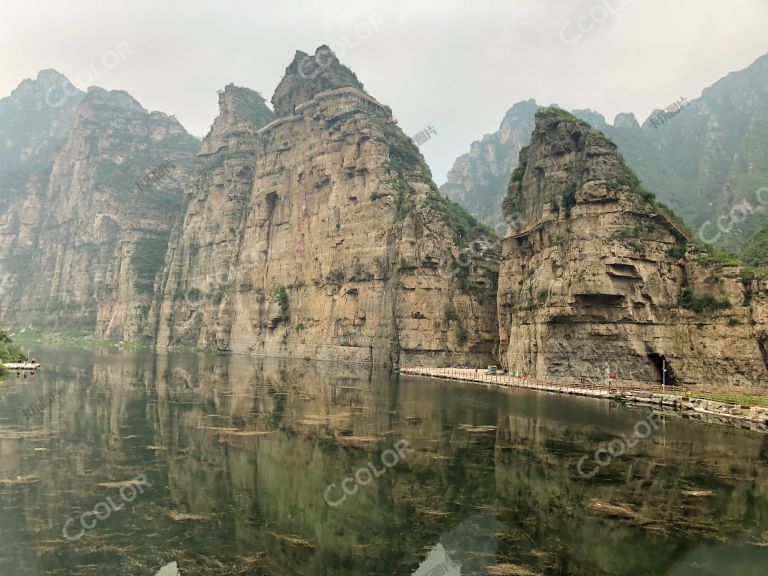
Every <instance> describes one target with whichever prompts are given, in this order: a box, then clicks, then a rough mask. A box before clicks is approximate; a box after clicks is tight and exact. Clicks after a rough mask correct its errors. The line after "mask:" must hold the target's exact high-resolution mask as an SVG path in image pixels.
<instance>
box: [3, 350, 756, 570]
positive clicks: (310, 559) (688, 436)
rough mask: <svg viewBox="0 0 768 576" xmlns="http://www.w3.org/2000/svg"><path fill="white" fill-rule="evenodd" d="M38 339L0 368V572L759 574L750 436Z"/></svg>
mask: <svg viewBox="0 0 768 576" xmlns="http://www.w3.org/2000/svg"><path fill="white" fill-rule="evenodd" d="M37 356H38V359H39V360H41V361H42V362H43V363H44V367H43V369H42V370H40V371H39V373H38V374H37V375H35V377H34V378H26V379H25V378H20V377H17V376H16V375H10V376H9V377H8V378H7V379H6V381H5V383H3V384H0V575H2V576H6V575H7V576H17V575H18V576H27V575H30V576H32V575H43V574H45V575H49V574H50V575H65V574H66V575H109V576H112V575H118V574H126V575H132V576H134V575H148V576H154V575H156V574H160V575H162V576H174V575H177V574H184V575H193V574H200V575H208V574H211V575H246V574H248V575H307V576H314V575H322V576H342V575H366V576H378V575H382V576H383V575H404V576H405V575H417V576H445V575H462V576H463V575H470V574H478V575H490V576H494V575H496V576H499V575H502V576H503V575H515V576H531V575H555V574H557V575H584V576H600V575H643V576H651V575H662V574H663V575H688V574H690V575H694V574H695V575H697V576H702V575H710V574H711V575H717V576H724V575H730V574H733V575H742V574H743V575H751V574H754V575H758V574H759V575H761V576H764V575H765V574H766V573H767V571H768V440H766V437H765V435H763V434H759V433H755V432H750V431H746V430H738V429H734V428H728V427H722V426H715V425H708V424H704V423H701V422H697V421H691V420H683V419H681V418H679V417H678V416H676V415H667V416H664V417H663V418H661V419H653V418H651V419H650V420H649V419H648V417H649V414H650V413H649V412H644V411H642V410H639V409H638V410H632V409H628V408H626V407H623V406H618V405H615V404H612V403H610V402H608V401H599V400H594V399H581V398H573V397H564V396H557V395H551V394H546V393H537V392H531V391H516V390H495V389H486V388H484V387H481V386H475V385H462V384H457V383H455V382H440V381H436V380H427V379H417V378H413V379H411V378H404V377H398V376H397V375H390V374H388V373H386V372H383V371H374V372H373V373H371V372H370V371H368V370H366V369H364V368H357V367H348V366H347V367H345V366H339V365H334V364H328V363H312V362H301V361H283V360H263V359H253V358H242V357H230V358H225V357H212V356H205V355H195V354H169V355H165V354H159V355H155V354H154V353H152V352H137V353H117V352H105V351H97V352H72V351H63V350H41V351H38V352H37ZM40 400H42V401H40ZM596 451H597V455H596Z"/></svg>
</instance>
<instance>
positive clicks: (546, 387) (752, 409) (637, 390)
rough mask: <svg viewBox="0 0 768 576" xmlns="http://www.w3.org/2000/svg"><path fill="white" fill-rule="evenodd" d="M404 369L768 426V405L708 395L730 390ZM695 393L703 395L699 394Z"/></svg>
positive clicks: (404, 369) (469, 370) (462, 370)
mask: <svg viewBox="0 0 768 576" xmlns="http://www.w3.org/2000/svg"><path fill="white" fill-rule="evenodd" d="M400 373H401V374H409V375H413V376H425V377H428V378H439V379H443V380H460V381H463V382H477V383H480V384H491V385H494V386H500V387H502V388H524V389H529V390H538V391H541V392H555V393H559V394H571V395H575V396H590V397H593V398H609V399H613V400H616V401H619V402H626V403H635V404H645V405H648V406H657V407H664V408H671V409H674V410H678V411H681V412H696V413H699V414H709V415H712V416H715V417H717V418H721V419H722V418H724V419H726V420H742V421H748V422H750V423H758V424H760V425H761V426H765V427H768V407H763V406H754V405H753V406H750V405H743V404H739V403H735V402H733V401H720V400H719V399H708V398H707V397H706V395H708V394H711V395H716V394H722V395H724V396H727V395H728V394H730V392H727V391H722V390H720V391H714V392H709V391H707V390H703V389H695V390H693V389H686V388H682V387H678V386H675V387H672V386H667V387H662V386H661V385H660V384H649V383H643V382H616V381H611V382H610V383H608V382H606V383H596V382H587V381H584V382H578V383H574V382H566V381H542V380H535V379H532V378H529V377H527V376H515V375H512V374H486V373H485V370H482V369H478V370H476V369H474V368H426V367H423V366H403V367H401V368H400ZM695 394H697V395H699V396H700V397H695V396H694V395H695ZM742 395H743V394H742ZM701 396H704V397H701Z"/></svg>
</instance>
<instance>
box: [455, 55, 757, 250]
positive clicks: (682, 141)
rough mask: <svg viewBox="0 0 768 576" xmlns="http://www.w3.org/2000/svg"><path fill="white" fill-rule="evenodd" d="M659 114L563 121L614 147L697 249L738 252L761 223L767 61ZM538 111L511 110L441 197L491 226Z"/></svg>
mask: <svg viewBox="0 0 768 576" xmlns="http://www.w3.org/2000/svg"><path fill="white" fill-rule="evenodd" d="M663 104H664V105H669V108H670V110H671V112H664V111H663V110H656V111H654V113H653V114H651V116H650V117H649V118H648V119H647V120H646V121H645V122H643V123H642V125H641V124H640V123H639V122H638V121H637V119H636V118H635V116H634V115H633V114H619V115H617V116H616V118H615V119H614V121H613V124H610V123H609V122H608V121H607V120H606V119H605V118H604V117H603V116H602V115H601V114H599V113H597V112H593V111H591V110H574V111H573V113H574V115H576V116H577V117H579V118H581V119H583V120H585V121H587V122H588V123H589V124H591V125H592V126H593V127H594V128H596V129H598V130H600V131H602V132H603V133H605V134H606V135H607V136H608V137H609V138H610V139H611V140H612V141H613V142H615V143H616V144H617V145H618V147H619V150H620V152H621V153H622V155H623V156H624V157H625V158H626V160H627V163H628V164H629V165H630V166H631V167H632V168H633V169H635V170H636V171H637V173H638V175H639V176H640V177H641V178H642V180H643V182H645V183H646V185H647V186H648V187H649V188H650V189H652V190H653V191H654V192H655V193H656V194H657V196H658V197H659V199H660V200H662V201H663V202H664V203H666V204H668V205H669V206H671V207H672V208H673V209H674V210H675V211H676V212H677V213H678V214H680V215H681V216H682V217H683V218H684V219H685V221H686V222H687V223H688V224H689V225H690V226H691V227H692V228H693V230H694V232H695V234H696V235H697V237H698V238H699V239H700V240H701V241H703V242H708V243H713V244H718V245H721V246H723V247H726V248H729V249H731V250H737V249H739V248H740V247H741V246H743V245H744V243H745V242H746V240H747V239H748V238H749V237H750V235H752V234H754V233H755V232H756V231H757V230H758V229H759V228H760V226H761V225H762V224H763V223H764V222H765V220H766V217H768V194H766V193H765V190H766V188H765V187H768V168H766V167H767V166H768V54H767V55H765V56H763V57H761V58H759V59H758V60H757V61H755V62H754V63H753V64H752V65H751V66H749V67H748V68H746V69H744V70H740V71H738V72H734V73H732V74H729V75H728V76H726V77H725V78H723V79H721V80H719V81H718V82H716V83H715V84H713V85H712V86H710V87H708V88H706V89H705V90H704V91H703V93H702V95H701V96H700V97H699V98H692V99H691V100H690V103H688V104H687V105H686V103H685V102H683V103H682V104H680V105H678V104H677V103H671V102H670V103H663ZM538 108H539V106H538V105H537V104H536V103H535V102H534V101H532V100H529V101H526V102H519V103H517V104H515V105H514V106H513V107H512V108H511V109H510V110H509V112H507V114H506V116H505V117H504V121H503V122H502V124H501V127H500V128H499V131H497V132H495V133H494V134H491V135H488V136H485V137H483V139H482V141H477V142H473V143H472V145H471V149H470V152H469V154H465V155H463V156H460V157H459V158H458V159H457V160H456V162H455V164H454V166H453V168H452V170H451V171H450V172H449V174H448V180H447V182H446V183H445V184H444V185H443V186H442V190H443V192H445V193H447V194H448V195H449V196H450V197H451V198H453V199H455V200H457V201H458V202H460V203H462V204H463V205H464V206H466V207H467V208H468V209H469V210H470V212H472V213H473V214H475V215H476V216H478V217H480V218H481V219H482V220H483V221H484V222H489V223H495V221H496V220H494V215H497V216H496V218H497V219H498V214H499V212H498V206H499V199H500V197H501V196H503V190H504V188H505V184H506V183H505V182H502V180H501V179H502V178H503V177H504V175H505V174H507V175H508V174H509V172H511V170H512V169H513V168H515V167H516V166H517V157H518V152H519V148H520V147H522V146H523V145H525V144H526V143H527V137H528V134H530V131H531V130H532V128H533V117H534V114H535V113H536V110H537V109H538ZM513 144H514V145H513Z"/></svg>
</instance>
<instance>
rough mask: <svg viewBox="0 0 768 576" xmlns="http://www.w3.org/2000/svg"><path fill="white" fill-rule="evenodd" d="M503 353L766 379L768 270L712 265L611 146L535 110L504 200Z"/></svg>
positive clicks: (620, 370) (526, 359) (657, 376)
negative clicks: (507, 219) (764, 278)
mask: <svg viewBox="0 0 768 576" xmlns="http://www.w3.org/2000/svg"><path fill="white" fill-rule="evenodd" d="M504 205H505V210H506V212H507V216H514V217H515V218H514V220H516V221H517V222H519V223H520V226H519V227H518V228H517V229H515V230H512V231H511V232H510V234H508V236H507V237H506V238H505V240H504V243H503V255H502V263H501V269H500V274H499V293H498V313H499V323H500V348H501V356H502V358H501V360H502V363H503V364H504V365H505V366H507V367H509V369H510V370H512V371H527V372H529V373H531V374H533V375H535V376H536V377H538V378H545V377H547V378H554V379H557V378H571V379H572V378H579V377H586V378H589V379H605V378H607V377H608V375H609V374H610V373H612V372H613V373H615V377H616V378H618V379H622V380H645V381H659V382H660V381H661V372H660V369H661V366H662V363H663V361H664V360H666V364H667V368H668V373H667V378H668V381H674V380H678V381H685V382H689V383H699V384H712V385H714V384H743V385H766V384H768V369H767V367H766V360H767V359H768V356H767V355H766V340H767V339H768V335H767V334H766V320H768V317H767V316H766V311H767V310H768V304H767V301H768V294H767V292H766V288H768V287H767V286H766V285H765V282H762V283H761V282H759V281H757V280H752V279H751V278H750V276H749V274H748V273H746V272H744V271H742V270H741V269H740V268H739V267H738V266H733V265H727V264H718V263H715V262H713V261H712V260H713V259H712V258H711V257H710V256H709V255H708V254H706V253H704V252H703V251H701V250H699V249H698V248H696V247H695V246H693V245H690V244H688V242H687V240H686V236H687V235H688V234H687V233H686V231H685V230H684V229H683V228H682V226H681V225H679V224H676V223H675V217H674V216H673V215H671V213H669V212H667V211H666V210H665V209H664V208H663V206H660V205H659V204H658V203H657V202H655V201H654V199H653V197H652V195H650V194H649V193H647V192H645V191H644V190H643V189H642V187H641V186H640V184H639V181H638V180H637V177H636V176H635V175H634V174H633V173H632V172H631V171H630V170H629V169H628V168H627V167H626V166H625V165H624V164H623V161H622V160H621V158H620V157H619V155H618V154H617V152H616V146H615V145H614V144H613V143H612V142H610V141H609V140H607V139H606V138H605V137H604V136H603V135H602V134H601V133H599V132H596V131H593V130H592V129H591V128H590V127H589V125H588V124H586V123H585V122H583V121H581V120H577V119H576V118H575V117H573V116H571V115H570V114H568V113H566V112H563V111H562V110H558V109H546V110H544V111H541V112H539V113H538V114H537V116H536V128H535V130H534V132H533V136H532V140H531V145H530V147H528V148H526V149H524V150H523V151H522V153H521V156H520V167H519V168H518V169H517V170H516V171H515V172H514V173H513V176H512V180H511V182H510V188H509V193H508V196H507V198H506V199H505V202H504Z"/></svg>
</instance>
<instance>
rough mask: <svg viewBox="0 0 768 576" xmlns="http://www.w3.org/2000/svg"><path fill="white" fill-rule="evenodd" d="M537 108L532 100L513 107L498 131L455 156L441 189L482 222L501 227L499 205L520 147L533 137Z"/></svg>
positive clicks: (473, 143)
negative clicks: (465, 152)
mask: <svg viewBox="0 0 768 576" xmlns="http://www.w3.org/2000/svg"><path fill="white" fill-rule="evenodd" d="M538 109H539V105H538V104H536V102H535V101H533V100H527V101H525V102H518V103H517V104H515V105H514V106H512V108H510V109H509V111H508V112H507V113H506V115H505V116H504V119H503V120H502V122H501V125H500V126H499V129H498V131H496V132H494V133H493V134H486V135H485V136H483V139H482V140H479V141H476V142H472V145H471V146H470V150H469V153H467V154H464V155H462V156H459V158H457V159H456V162H455V163H454V164H453V168H451V170H450V171H449V172H448V179H447V181H446V183H445V184H443V186H441V187H440V191H441V192H442V193H444V194H446V195H447V196H448V198H450V199H451V200H454V201H456V202H458V203H460V204H461V205H462V206H464V207H465V208H467V210H469V211H470V212H471V213H472V214H474V215H475V216H477V217H478V218H479V219H480V220H481V221H482V222H483V223H485V224H487V225H488V226H492V227H495V228H497V227H500V225H501V224H502V222H503V219H502V215H501V210H500V209H499V208H500V206H501V201H502V200H503V199H504V195H505V193H506V190H507V181H508V180H509V174H510V173H511V172H512V170H514V169H515V168H517V157H518V155H519V154H520V150H521V149H522V148H523V147H524V146H526V145H527V144H528V141H529V140H530V137H531V131H532V130H533V117H534V115H535V114H536V111H537V110H538ZM502 228H503V226H502Z"/></svg>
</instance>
